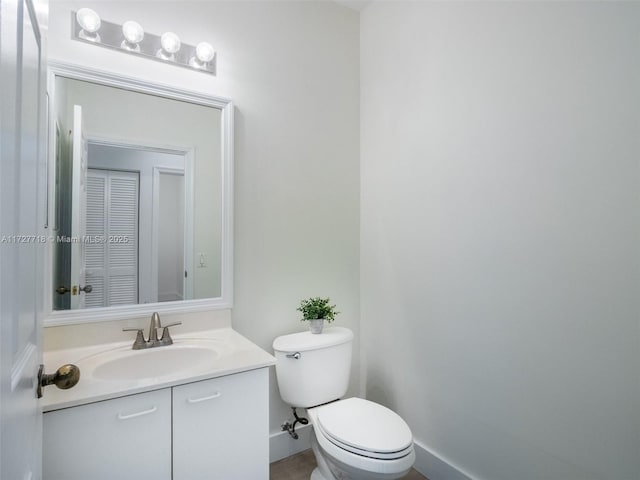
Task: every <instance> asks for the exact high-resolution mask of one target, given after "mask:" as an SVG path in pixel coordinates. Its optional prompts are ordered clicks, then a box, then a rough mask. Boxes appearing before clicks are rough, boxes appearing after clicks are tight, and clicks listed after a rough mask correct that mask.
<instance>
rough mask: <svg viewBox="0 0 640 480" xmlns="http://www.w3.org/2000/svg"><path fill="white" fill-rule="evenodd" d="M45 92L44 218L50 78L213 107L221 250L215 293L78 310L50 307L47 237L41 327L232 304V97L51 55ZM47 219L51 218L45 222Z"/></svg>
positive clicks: (51, 188)
mask: <svg viewBox="0 0 640 480" xmlns="http://www.w3.org/2000/svg"><path fill="white" fill-rule="evenodd" d="M47 67H48V68H47V92H48V99H49V103H50V105H49V108H48V110H49V118H48V119H47V121H48V126H47V128H48V132H49V141H48V147H47V171H48V176H49V178H48V179H47V192H46V200H47V202H48V205H47V207H48V209H49V211H48V218H50V219H52V218H55V217H54V215H55V211H54V207H55V205H54V203H55V202H54V201H52V199H51V198H50V197H51V195H54V194H55V174H52V173H55V169H53V168H49V164H52V165H54V159H55V153H56V152H55V140H54V139H55V128H56V122H55V118H53V115H54V112H55V108H54V106H53V105H51V103H52V102H53V99H55V98H56V97H55V79H56V77H64V78H69V79H73V80H81V81H86V82H92V83H98V84H101V85H105V86H108V87H115V88H122V89H125V90H129V91H133V92H139V93H144V94H149V95H156V96H160V97H164V98H169V99H172V100H178V101H183V102H189V103H193V104H196V105H203V106H208V107H213V108H217V109H219V110H220V113H221V118H220V119H221V138H220V140H221V142H220V143H221V148H222V152H221V161H222V182H221V185H222V235H221V239H222V251H221V295H220V296H219V297H216V298H204V299H197V300H181V301H175V302H161V303H148V304H139V305H121V306H114V307H100V308H90V309H82V310H54V309H53V288H54V286H53V278H52V275H53V243H52V242H51V241H48V242H46V244H45V245H46V253H45V259H46V266H45V267H46V276H45V281H44V288H45V292H44V293H45V294H44V299H45V302H46V305H45V307H46V312H48V315H47V317H46V318H45V320H44V326H45V327H54V326H59V325H73V324H82V323H93V322H103V321H108V320H121V319H128V318H138V317H146V316H149V315H151V314H152V313H153V312H159V313H161V314H162V313H165V314H170V313H185V312H198V311H203V310H221V309H228V308H232V307H233V111H234V106H233V102H232V101H231V100H230V99H227V98H223V97H216V96H210V95H204V94H202V93H198V92H192V91H189V90H184V89H179V88H175V87H172V86H169V85H163V84H157V83H152V82H147V81H145V80H140V79H137V78H134V77H127V76H124V75H120V74H114V73H110V72H106V71H100V70H95V69H88V68H85V67H82V66H79V65H73V64H69V63H63V62H54V61H51V62H49V64H48V65H47ZM50 223H51V222H50ZM51 226H52V225H50V226H49V230H48V232H47V233H48V235H53V236H54V237H55V232H54V231H53V229H52V228H51Z"/></svg>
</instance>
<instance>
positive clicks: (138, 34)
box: [120, 20, 144, 53]
mask: <svg viewBox="0 0 640 480" xmlns="http://www.w3.org/2000/svg"><path fill="white" fill-rule="evenodd" d="M122 36H123V37H124V40H122V43H121V44H120V47H122V48H124V49H125V50H128V51H130V52H137V53H140V45H139V43H140V42H141V41H142V39H143V38H144V30H143V29H142V26H141V25H140V24H139V23H138V22H134V21H133V20H129V21H128V22H124V24H123V25H122Z"/></svg>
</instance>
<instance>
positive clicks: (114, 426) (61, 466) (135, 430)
mask: <svg viewBox="0 0 640 480" xmlns="http://www.w3.org/2000/svg"><path fill="white" fill-rule="evenodd" d="M43 421H44V426H43V435H44V438H43V478H44V480H76V479H77V480H88V479H91V480H114V479H116V478H117V479H118V480H128V479H131V480H146V479H149V480H170V479H171V390H170V389H164V390H158V391H156V392H148V393H142V394H139V395H132V396H128V397H122V398H117V399H114V400H106V401H104V402H96V403H91V404H88V405H82V406H79V407H74V408H68V409H64V410H57V411H53V412H48V413H45V414H44V420H43Z"/></svg>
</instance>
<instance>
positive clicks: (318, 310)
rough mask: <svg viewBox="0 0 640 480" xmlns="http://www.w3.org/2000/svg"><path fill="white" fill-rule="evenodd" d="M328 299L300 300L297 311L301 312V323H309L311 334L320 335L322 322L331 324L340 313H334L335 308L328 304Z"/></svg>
mask: <svg viewBox="0 0 640 480" xmlns="http://www.w3.org/2000/svg"><path fill="white" fill-rule="evenodd" d="M330 302H331V300H329V299H328V298H320V297H312V298H309V299H307V300H302V301H301V302H300V306H299V307H298V311H299V312H302V319H301V321H303V322H304V321H309V327H310V330H311V333H322V327H323V326H324V321H325V320H326V321H327V323H331V322H333V321H334V320H335V319H336V318H335V317H336V315H338V314H339V313H340V312H338V311H336V306H335V305H331V304H330Z"/></svg>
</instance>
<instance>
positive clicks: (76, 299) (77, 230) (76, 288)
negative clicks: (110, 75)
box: [71, 105, 89, 309]
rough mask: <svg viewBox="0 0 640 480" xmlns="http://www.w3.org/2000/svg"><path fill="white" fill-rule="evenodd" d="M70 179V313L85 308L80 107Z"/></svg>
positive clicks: (84, 158)
mask: <svg viewBox="0 0 640 480" xmlns="http://www.w3.org/2000/svg"><path fill="white" fill-rule="evenodd" d="M72 132H73V138H72V143H71V145H72V147H71V148H72V153H71V157H72V166H71V170H72V178H71V205H72V211H71V212H72V213H71V285H72V286H71V309H77V308H84V307H85V294H84V289H85V288H86V285H85V276H86V265H85V254H86V252H85V236H86V230H87V208H86V205H87V167H88V163H89V162H88V149H89V147H88V143H87V139H86V137H85V135H84V126H83V123H82V107H81V106H80V105H74V106H73V129H72Z"/></svg>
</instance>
